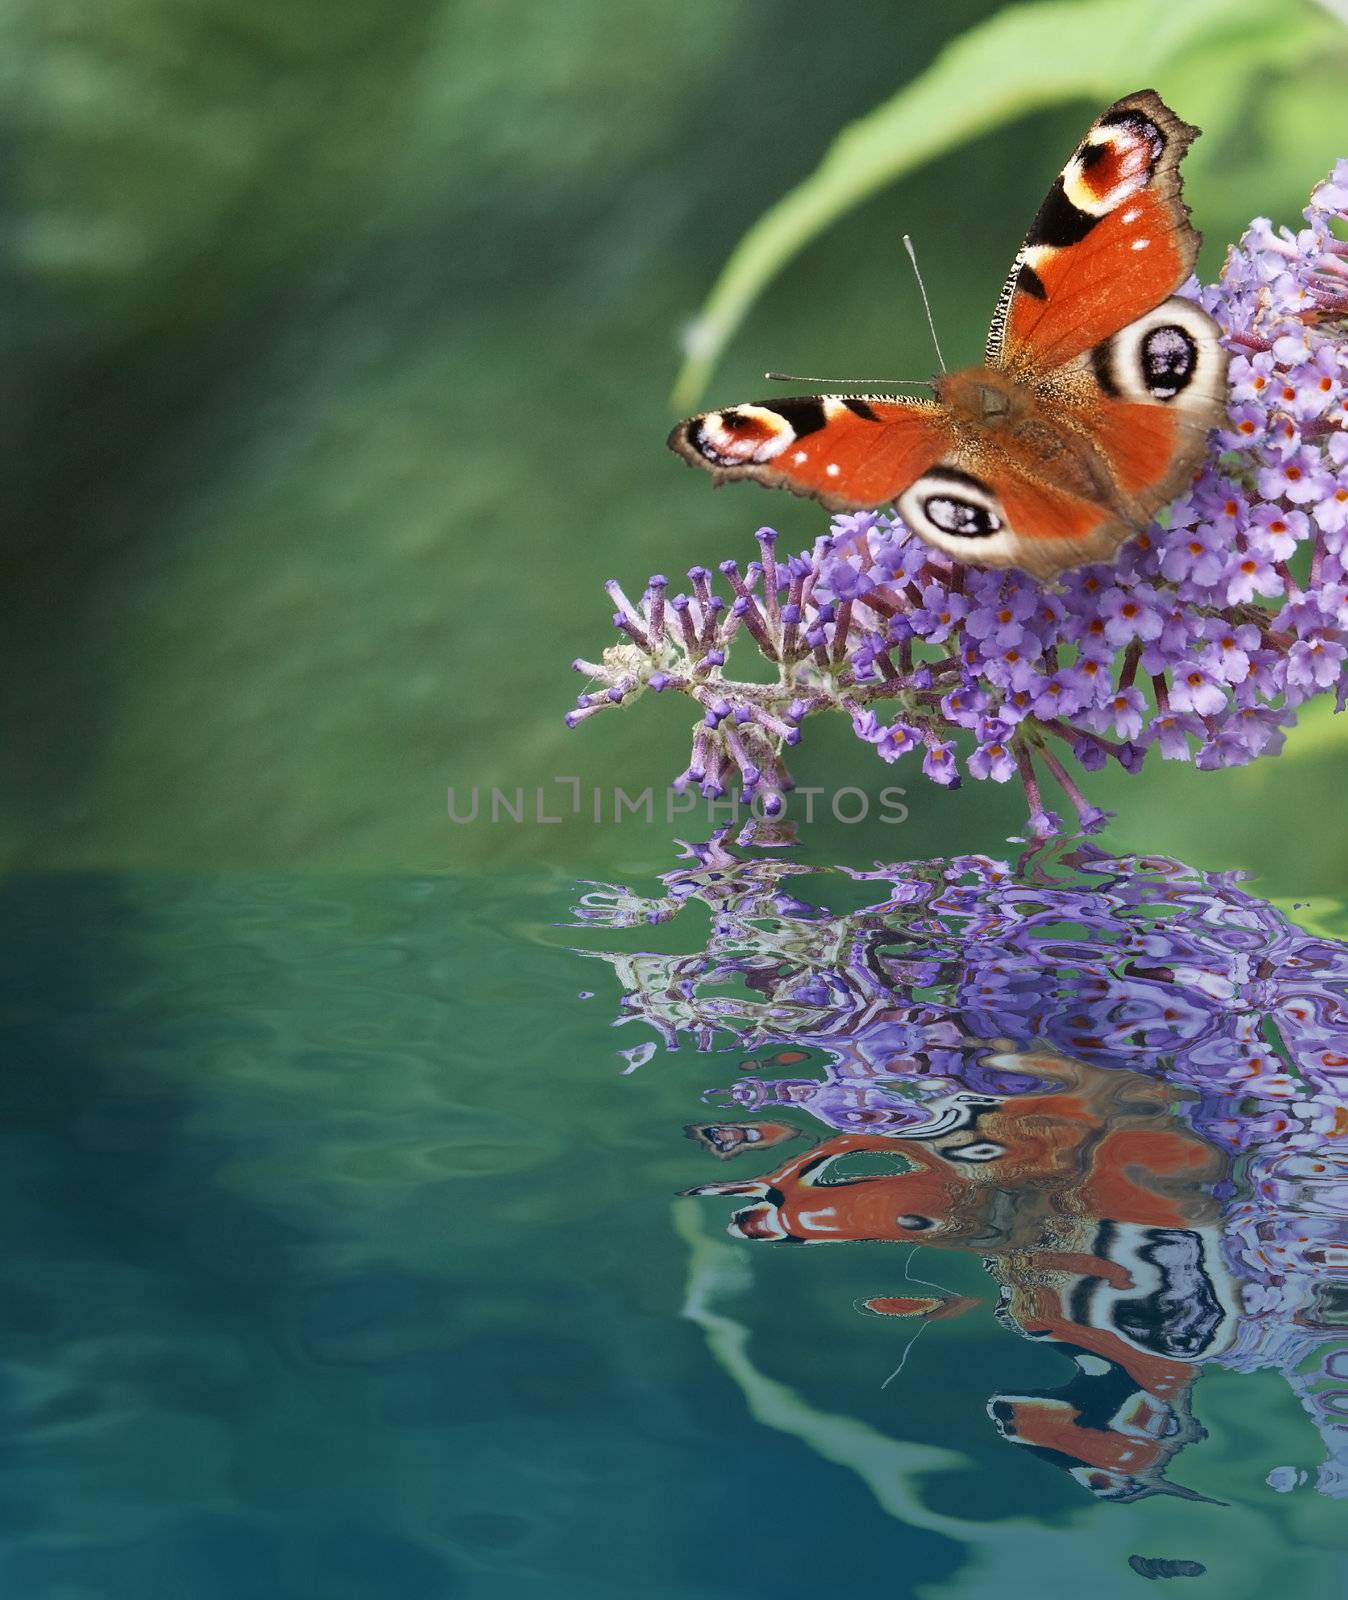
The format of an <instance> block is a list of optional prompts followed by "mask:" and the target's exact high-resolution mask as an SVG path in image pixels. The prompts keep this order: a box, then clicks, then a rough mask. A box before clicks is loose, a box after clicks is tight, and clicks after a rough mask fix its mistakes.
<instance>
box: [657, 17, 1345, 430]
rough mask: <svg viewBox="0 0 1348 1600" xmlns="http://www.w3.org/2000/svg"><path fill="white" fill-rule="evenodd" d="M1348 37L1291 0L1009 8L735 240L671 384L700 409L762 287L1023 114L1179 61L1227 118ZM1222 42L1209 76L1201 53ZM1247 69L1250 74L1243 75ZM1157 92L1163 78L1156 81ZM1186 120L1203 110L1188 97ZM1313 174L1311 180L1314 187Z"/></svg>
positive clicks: (1216, 114)
mask: <svg viewBox="0 0 1348 1600" xmlns="http://www.w3.org/2000/svg"><path fill="white" fill-rule="evenodd" d="M1341 37H1342V35H1341V30H1339V29H1337V28H1336V26H1335V24H1334V23H1333V21H1332V20H1331V19H1330V17H1329V16H1328V15H1326V14H1325V13H1324V12H1317V11H1315V10H1312V9H1311V8H1310V7H1309V6H1303V5H1300V4H1298V5H1294V6H1289V5H1288V3H1287V0H1182V3H1180V0H1128V4H1126V5H1123V4H1120V0H1053V3H1036V4H1027V5H1010V6H1008V7H1007V8H1006V9H1005V10H1004V11H1001V12H999V13H998V14H997V15H996V16H995V17H993V18H991V19H990V20H989V21H987V22H986V23H983V24H982V25H980V26H979V27H976V28H972V29H970V30H969V32H967V33H965V34H962V35H961V36H960V37H959V38H957V39H956V40H955V41H954V42H953V43H952V44H950V45H949V46H948V47H947V48H946V49H945V50H944V51H943V52H942V53H941V55H939V56H938V57H937V59H936V60H935V61H934V62H933V63H932V65H931V66H930V67H929V68H928V69H927V70H926V71H925V72H923V73H921V74H920V75H919V76H918V77H916V78H914V79H913V81H912V82H911V83H909V84H907V85H906V86H905V87H904V88H903V89H901V90H900V91H899V93H898V94H896V95H895V96H894V97H893V98H892V99H891V100H888V101H887V102H886V103H885V104H884V105H882V106H880V107H879V108H878V109H877V110H875V111H873V112H871V114H870V115H869V116H866V117H863V118H861V119H860V120H859V121H857V122H854V123H852V125H851V126H850V127H847V128H845V129H844V130H843V131H842V133H840V134H839V135H838V137H837V139H836V140H835V141H834V143H833V145H832V147H831V148H830V149H829V151H828V153H827V154H826V155H825V157H824V159H823V161H822V162H821V163H820V164H819V166H818V167H817V168H816V169H815V171H814V172H813V173H812V174H811V175H810V176H809V177H808V178H806V179H805V181H804V182H803V183H800V184H798V185H797V186H796V187H795V188H794V189H792V190H790V191H789V192H788V193H787V194H785V195H784V196H783V197H782V198H781V199H780V200H779V201H778V202H777V203H776V205H774V206H773V207H771V209H770V210H768V211H766V212H765V213H764V214H763V216H761V217H760V218H759V219H758V221H757V222H756V223H755V224H754V225H753V227H751V228H750V229H749V231H748V233H746V234H745V236H744V237H743V239H741V241H740V243H739V244H738V245H737V246H736V248H735V250H734V252H733V254H732V255H731V257H730V260H729V261H728V262H727V263H726V266H725V268H724V269H723V271H722V272H721V275H720V277H719V278H718V279H717V281H716V283H715V285H714V286H713V288H712V291H711V294H710V295H709V296H708V298H707V301H706V303H705V304H704V306H703V308H702V311H701V313H700V315H699V317H698V318H697V320H696V321H695V323H694V324H693V328H692V330H691V332H690V333H689V335H688V338H687V350H688V357H687V360H686V361H685V363H684V366H683V369H682V371H681V372H680V373H679V376H678V378H677V380H676V382H675V386H674V396H673V398H674V403H675V406H676V408H677V409H678V410H680V411H687V410H689V409H691V408H692V407H693V406H694V405H695V404H696V402H697V400H698V398H699V396H700V395H701V393H702V391H703V389H704V387H705V385H706V383H707V380H708V378H709V377H710V375H711V372H712V369H713V367H714V366H715V364H716V361H717V358H718V357H719V355H720V353H721V351H722V350H723V349H724V348H725V345H726V342H727V341H728V340H729V338H730V337H731V335H732V334H733V333H734V331H735V329H736V328H737V327H738V326H739V324H740V322H741V321H742V320H743V318H744V316H745V314H746V313H747V311H748V310H749V308H750V307H751V306H752V305H753V303H754V301H755V300H756V299H757V297H758V295H759V294H760V293H761V291H762V289H763V287H764V285H765V284H766V283H768V282H769V281H770V280H771V279H772V278H773V277H774V276H775V275H776V273H778V272H779V271H780V270H781V268H782V267H783V266H784V265H785V263H786V262H787V261H789V260H790V259H791V257H792V256H793V255H795V254H796V253H797V252H798V251H800V250H801V249H802V248H803V247H804V246H805V245H807V244H808V243H810V241H811V240H813V239H814V238H816V237H817V236H818V235H819V234H820V233H822V232H823V231H824V230H825V229H826V228H828V227H830V226H831V225H832V224H833V223H834V222H836V221H837V220H838V218H839V217H841V216H842V215H844V214H845V213H846V212H847V211H849V210H851V209H852V208H853V207H854V206H856V205H859V204H860V203H861V202H862V201H863V200H865V199H867V198H868V197H869V196H870V195H872V194H874V193H875V192H876V191H877V190H879V189H881V188H883V187H884V186H885V185H886V184H889V183H892V182H894V180H895V179H897V178H899V177H902V176H903V175H904V174H906V173H909V172H912V171H914V170H915V169H916V168H918V167H920V166H922V165H923V163H925V162H927V161H930V160H932V159H933V158H934V157H936V156H940V155H943V154H944V153H945V152H947V151H949V150H951V149H953V148H955V147H956V146H958V145H960V144H962V143H964V142H965V141H967V140H969V139H973V138H976V137H977V136H978V135H980V134H984V133H987V132H989V131H991V130H992V129H993V128H996V127H999V126H1001V125H1003V124H1005V123H1008V122H1010V121H1012V120H1013V119H1015V118H1016V117H1019V116H1022V115H1023V114H1025V113H1026V112H1029V111H1034V110H1037V109H1039V108H1041V107H1044V106H1049V105H1057V104H1061V103H1064V102H1070V101H1074V100H1086V101H1093V102H1095V103H1097V104H1102V103H1107V102H1108V101H1110V100H1113V99H1116V98H1117V97H1118V96H1119V95H1120V94H1126V93H1128V92H1130V91H1131V90H1133V89H1139V88H1146V87H1151V86H1152V85H1153V81H1154V80H1155V79H1157V78H1159V77H1160V75H1161V74H1162V73H1163V72H1165V71H1166V69H1167V68H1169V67H1171V66H1172V64H1175V63H1178V62H1180V61H1181V60H1183V61H1184V62H1185V65H1186V67H1187V68H1189V69H1191V70H1190V71H1186V73H1185V77H1186V81H1189V80H1190V79H1200V80H1201V81H1202V82H1203V83H1204V84H1205V86H1206V89H1207V92H1206V93H1205V94H1204V96H1203V100H1204V114H1205V115H1206V116H1208V117H1209V118H1210V119H1211V121H1212V122H1214V123H1216V124H1217V125H1218V126H1221V125H1222V124H1227V125H1229V124H1230V123H1231V122H1232V121H1234V120H1237V119H1238V118H1239V115H1240V106H1241V103H1242V99H1243V90H1244V88H1245V85H1246V83H1247V82H1248V79H1249V78H1250V77H1251V76H1253V75H1254V74H1255V73H1258V72H1261V71H1265V70H1267V68H1268V67H1269V65H1270V64H1272V63H1273V62H1275V61H1276V62H1278V63H1287V62H1289V61H1292V60H1301V59H1304V58H1305V57H1306V56H1307V55H1309V54H1311V53H1313V52H1314V51H1315V50H1316V49H1318V48H1321V47H1323V46H1324V45H1325V43H1326V42H1327V41H1334V42H1337V40H1338V39H1340V38H1341ZM1204 49H1207V50H1208V51H1216V52H1217V53H1218V54H1219V56H1220V60H1221V66H1222V70H1221V71H1219V72H1216V73H1214V72H1212V71H1211V68H1210V63H1209V64H1207V65H1204V64H1203V63H1202V61H1201V57H1200V52H1202V51H1203V50H1204ZM1242 69H1243V70H1242ZM1157 86H1158V87H1160V85H1157ZM1183 110H1184V112H1185V114H1186V115H1192V112H1191V111H1190V109H1189V107H1188V105H1187V103H1186V104H1185V106H1184V107H1183ZM1310 181H1311V178H1310V177H1309V176H1308V178H1307V183H1308V184H1309V182H1310Z"/></svg>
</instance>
